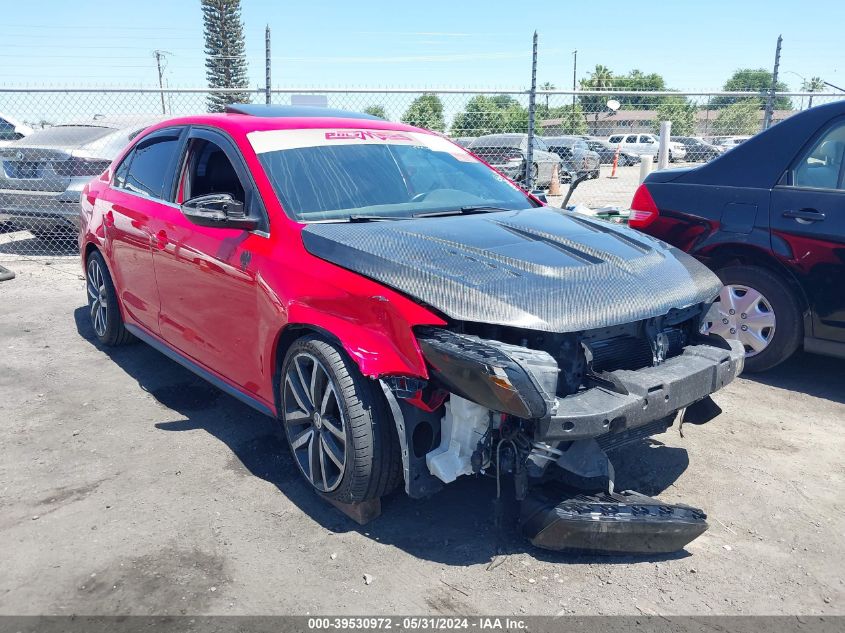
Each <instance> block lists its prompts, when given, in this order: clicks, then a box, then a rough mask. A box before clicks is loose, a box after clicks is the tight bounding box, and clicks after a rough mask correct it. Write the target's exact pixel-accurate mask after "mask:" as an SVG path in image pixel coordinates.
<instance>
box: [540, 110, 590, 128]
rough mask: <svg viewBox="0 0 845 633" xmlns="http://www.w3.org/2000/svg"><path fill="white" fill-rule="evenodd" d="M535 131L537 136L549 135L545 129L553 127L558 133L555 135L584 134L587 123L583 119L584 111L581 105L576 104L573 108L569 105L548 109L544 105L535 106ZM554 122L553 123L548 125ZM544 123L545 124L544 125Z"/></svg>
mask: <svg viewBox="0 0 845 633" xmlns="http://www.w3.org/2000/svg"><path fill="white" fill-rule="evenodd" d="M536 120H537V129H538V134H546V135H551V133H548V134H547V133H546V132H545V129H548V128H550V127H553V128H554V129H555V130H559V132H557V131H556V132H555V134H558V133H560V134H586V133H587V122H586V120H585V118H584V110H583V109H582V108H581V104H579V103H576V104H575V107H574V108H573V106H572V105H571V104H570V105H565V106H559V107H556V108H548V107H546V106H545V105H538V106H537V115H536ZM549 121H554V123H548V122H549ZM544 122H545V124H544Z"/></svg>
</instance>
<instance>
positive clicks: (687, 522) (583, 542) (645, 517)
mask: <svg viewBox="0 0 845 633" xmlns="http://www.w3.org/2000/svg"><path fill="white" fill-rule="evenodd" d="M706 519H707V515H706V514H704V512H702V511H701V510H698V509H696V508H691V507H689V506H685V505H672V504H667V503H664V502H662V501H659V500H657V499H652V498H651V497H646V496H644V495H641V494H639V493H636V492H630V491H626V492H623V493H621V494H620V493H614V494H607V493H602V494H598V495H584V494H578V493H573V494H572V496H569V497H567V498H564V499H563V500H562V501H561V500H558V501H551V500H549V499H547V498H546V497H544V496H543V495H542V494H541V493H535V494H533V495H531V496H529V497H528V498H527V499H526V500H525V501H523V502H522V508H521V518H520V524H521V527H522V532H523V534H524V535H525V536H526V537H527V538H528V539H529V540H530V541H531V543H532V544H533V545H535V546H537V547H540V548H543V549H549V550H556V551H566V552H576V553H577V552H583V553H591V554H606V555H623V554H666V553H671V552H677V551H679V550H681V549H683V548H684V546H686V545H687V544H688V543H690V542H691V541H692V540H694V539H695V538H697V537H698V536H700V535H701V534H703V533H704V532H705V531H706V530H707V521H706Z"/></svg>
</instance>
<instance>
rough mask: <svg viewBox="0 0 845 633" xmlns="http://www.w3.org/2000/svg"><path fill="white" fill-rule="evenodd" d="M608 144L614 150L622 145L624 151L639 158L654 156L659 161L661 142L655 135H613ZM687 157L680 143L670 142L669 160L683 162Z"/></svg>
mask: <svg viewBox="0 0 845 633" xmlns="http://www.w3.org/2000/svg"><path fill="white" fill-rule="evenodd" d="M607 142H608V143H610V144H611V145H612V146H613V147H614V148H615V147H616V146H617V145H621V147H622V150H623V151H626V152H630V153H632V154H637V155H639V156H652V157H653V158H654V160H657V148H658V147H659V146H660V141H659V140H658V138H657V137H656V136H655V135H654V134H613V135H611V136H610V137H608V139H607ZM686 155H687V150H686V148H685V147H684V146H683V145H681V144H680V143H676V142H675V141H669V160H670V161H672V162H674V161H676V160H683V159H684V157H685V156H686Z"/></svg>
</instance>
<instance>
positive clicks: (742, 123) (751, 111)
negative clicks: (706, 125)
mask: <svg viewBox="0 0 845 633" xmlns="http://www.w3.org/2000/svg"><path fill="white" fill-rule="evenodd" d="M713 131H714V132H715V133H716V134H723V135H728V136H734V135H738V134H756V133H757V132H759V131H760V104H759V102H758V101H757V99H755V98H748V99H741V100H740V101H737V102H736V103H732V104H731V105H729V106H726V107H724V108H722V109H721V111H720V112H719V115H718V116H717V117H716V120H715V121H713Z"/></svg>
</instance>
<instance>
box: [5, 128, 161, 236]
mask: <svg viewBox="0 0 845 633" xmlns="http://www.w3.org/2000/svg"><path fill="white" fill-rule="evenodd" d="M159 120H161V117H150V116H126V117H116V118H99V119H92V120H90V121H83V122H78V123H71V124H67V125H56V126H53V127H50V128H46V129H43V130H36V131H34V132H33V133H32V134H30V135H29V136H27V137H25V138H22V139H19V140H17V141H13V142H11V143H9V144H8V145H6V146H5V147H0V218H2V219H3V220H5V221H7V222H11V223H13V224H14V225H15V226H17V227H18V228H21V229H25V230H29V231H31V232H32V233H33V234H34V235H35V236H36V237H55V236H62V235H68V234H73V233H75V232H76V230H77V228H78V222H79V196H80V193H81V192H82V188H83V187H84V186H85V183H87V182H88V181H89V180H91V178H92V177H94V176H97V175H99V174H101V173H102V172H103V171H105V170H106V169H107V168H108V166H109V164H110V163H111V161H112V160H113V159H114V157H115V156H117V154H118V153H119V152H120V150H121V149H123V148H124V147H125V146H126V144H127V143H129V141H130V140H132V139H133V138H135V136H137V135H138V134H139V133H140V132H141V131H142V130H143V129H145V128H146V127H148V126H150V125H152V124H153V123H155V122H157V121H159Z"/></svg>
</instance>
